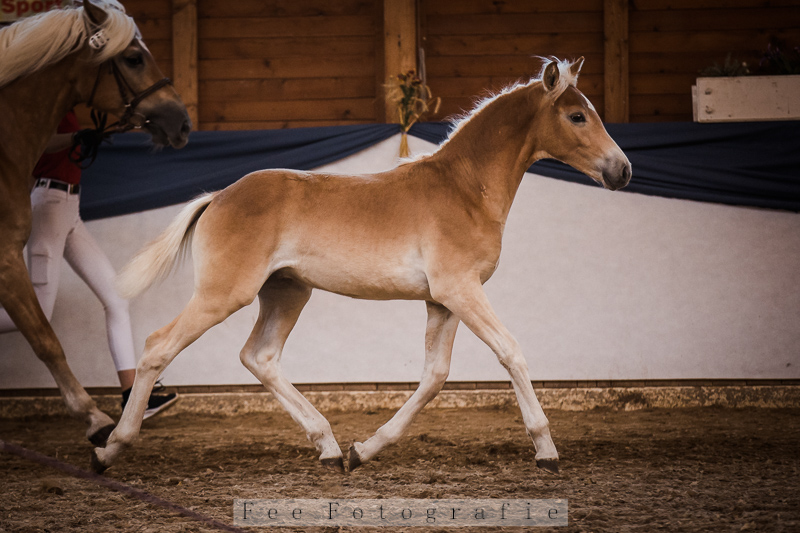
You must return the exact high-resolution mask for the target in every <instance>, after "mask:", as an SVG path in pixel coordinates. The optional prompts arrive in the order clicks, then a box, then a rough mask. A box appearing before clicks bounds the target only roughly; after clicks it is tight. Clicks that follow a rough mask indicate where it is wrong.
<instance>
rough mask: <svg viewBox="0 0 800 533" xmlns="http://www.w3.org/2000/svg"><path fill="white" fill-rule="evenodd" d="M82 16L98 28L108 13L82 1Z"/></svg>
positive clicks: (88, 2) (87, 0) (87, 1)
mask: <svg viewBox="0 0 800 533" xmlns="http://www.w3.org/2000/svg"><path fill="white" fill-rule="evenodd" d="M83 14H84V16H86V18H88V19H89V21H90V22H91V23H92V24H94V25H95V26H100V25H101V24H103V23H104V22H105V21H106V19H107V18H108V13H106V12H105V11H103V10H102V9H101V8H100V7H98V6H96V5H94V4H93V3H92V2H91V1H90V0H84V2H83Z"/></svg>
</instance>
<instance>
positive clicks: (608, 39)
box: [603, 0, 630, 122]
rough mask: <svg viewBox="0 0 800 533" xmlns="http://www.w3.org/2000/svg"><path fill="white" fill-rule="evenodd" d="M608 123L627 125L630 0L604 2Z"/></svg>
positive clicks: (607, 0)
mask: <svg viewBox="0 0 800 533" xmlns="http://www.w3.org/2000/svg"><path fill="white" fill-rule="evenodd" d="M603 19H604V33H605V83H604V85H605V116H604V120H605V121H606V122H628V121H629V119H630V111H629V105H628V99H629V96H630V95H629V80H630V74H629V72H628V0H604V3H603Z"/></svg>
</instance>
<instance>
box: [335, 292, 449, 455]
mask: <svg viewBox="0 0 800 533" xmlns="http://www.w3.org/2000/svg"><path fill="white" fill-rule="evenodd" d="M426 303H427V305H428V325H427V330H426V332H425V369H424V370H423V372H422V379H421V380H420V382H419V387H417V390H416V391H414V394H412V395H411V398H409V399H408V401H407V402H406V403H405V404H403V406H402V407H401V408H400V410H398V411H397V413H395V415H394V416H393V417H392V419H391V420H389V421H388V422H386V423H385V424H384V425H383V426H381V427H380V428H379V429H378V431H376V432H375V435H373V436H372V437H370V438H369V439H367V441H366V442H364V443H363V444H362V443H360V442H356V443H353V445H352V446H351V447H350V459H349V466H350V470H353V469H354V468H357V467H358V466H359V465H361V464H362V463H365V462H367V461H369V460H370V459H372V458H373V457H375V456H376V455H377V454H378V452H380V451H381V450H382V449H383V448H385V447H386V446H388V445H390V444H392V443H394V442H397V440H398V439H399V438H400V437H402V436H403V434H404V433H405V432H406V430H407V429H408V426H410V425H411V422H412V421H413V420H414V417H416V416H417V414H418V413H419V412H420V411H421V410H422V408H423V407H425V405H426V404H427V403H428V402H430V401H431V400H433V399H434V398H435V397H436V395H437V394H438V393H439V391H440V390H441V389H442V386H443V385H444V382H445V381H446V380H447V376H448V374H449V373H450V356H451V354H452V352H453V342H454V341H455V337H456V330H457V329H458V318H457V317H455V316H454V315H453V313H451V312H450V311H449V310H448V309H447V308H445V307H442V306H441V305H437V304H434V303H431V302H426Z"/></svg>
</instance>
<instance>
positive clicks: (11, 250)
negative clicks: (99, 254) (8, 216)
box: [0, 230, 114, 446]
mask: <svg viewBox="0 0 800 533" xmlns="http://www.w3.org/2000/svg"><path fill="white" fill-rule="evenodd" d="M0 231H3V230H0ZM15 248H16V247H6V246H0V305H2V307H3V308H4V309H5V310H6V312H7V313H8V314H9V316H10V317H11V319H12V320H13V321H14V324H15V325H16V326H17V329H18V330H19V331H20V333H22V335H23V336H24V337H25V339H26V340H27V341H28V343H29V344H30V345H31V348H33V351H34V353H35V354H36V355H37V356H38V357H39V359H41V360H42V362H44V364H45V365H46V366H47V369H48V370H49V371H50V373H51V374H52V375H53V378H54V379H55V381H56V385H58V388H59V390H60V391H61V396H62V397H63V398H64V403H65V404H66V406H67V411H69V414H70V415H72V416H73V417H75V418H78V419H81V420H83V421H84V422H86V424H88V426H89V427H88V429H87V430H86V437H87V438H88V439H89V440H90V441H91V442H92V444H94V445H95V446H104V445H105V443H106V438H107V437H108V435H109V433H111V430H112V429H114V421H113V420H112V419H111V417H109V416H108V415H107V414H105V413H103V412H102V411H100V410H99V409H98V408H97V406H96V405H95V403H94V400H92V398H91V396H89V394H88V393H87V392H86V390H85V389H84V388H83V387H82V386H81V384H80V383H78V380H77V379H76V378H75V375H74V374H73V373H72V370H71V369H70V368H69V365H68V364H67V359H66V357H65V356H64V349H63V348H62V347H61V343H60V342H59V341H58V337H56V334H55V332H54V331H53V328H52V327H51V326H50V323H49V322H48V321H47V317H45V315H44V312H43V311H42V308H41V306H40V305H39V301H38V300H37V299H36V293H35V292H34V291H33V285H31V281H30V277H29V276H28V271H27V269H26V268H25V262H24V261H23V259H22V247H21V246H19V249H15Z"/></svg>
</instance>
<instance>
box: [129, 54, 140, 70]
mask: <svg viewBox="0 0 800 533" xmlns="http://www.w3.org/2000/svg"><path fill="white" fill-rule="evenodd" d="M125 64H126V65H128V66H129V67H131V68H136V67H139V66H141V65H144V57H143V56H142V54H134V55H132V56H127V57H126V58H125Z"/></svg>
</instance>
